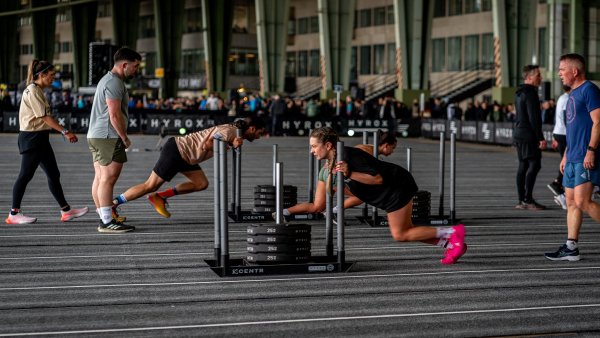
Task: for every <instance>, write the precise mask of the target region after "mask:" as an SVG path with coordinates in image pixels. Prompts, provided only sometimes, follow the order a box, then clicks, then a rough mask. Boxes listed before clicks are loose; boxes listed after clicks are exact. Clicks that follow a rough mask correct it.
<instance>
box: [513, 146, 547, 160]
mask: <svg viewBox="0 0 600 338" xmlns="http://www.w3.org/2000/svg"><path fill="white" fill-rule="evenodd" d="M515 147H516V148H517V156H518V157H519V161H524V160H527V159H541V158H542V150H541V149H540V144H539V143H533V142H522V143H521V142H517V143H515Z"/></svg>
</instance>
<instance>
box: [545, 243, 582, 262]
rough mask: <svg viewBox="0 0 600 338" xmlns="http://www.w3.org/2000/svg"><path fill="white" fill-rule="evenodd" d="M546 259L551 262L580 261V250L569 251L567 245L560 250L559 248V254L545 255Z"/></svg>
mask: <svg viewBox="0 0 600 338" xmlns="http://www.w3.org/2000/svg"><path fill="white" fill-rule="evenodd" d="M544 256H546V258H548V259H549V260H551V261H571V262H575V261H578V260H579V259H580V258H579V249H575V250H569V248H567V245H566V244H563V245H562V246H561V247H560V248H558V251H557V252H547V253H545V254H544Z"/></svg>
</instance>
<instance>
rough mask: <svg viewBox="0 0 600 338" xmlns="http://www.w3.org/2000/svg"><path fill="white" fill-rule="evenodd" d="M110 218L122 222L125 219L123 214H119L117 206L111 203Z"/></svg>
mask: <svg viewBox="0 0 600 338" xmlns="http://www.w3.org/2000/svg"><path fill="white" fill-rule="evenodd" d="M111 213H112V218H113V219H114V220H115V221H117V223H124V222H125V221H126V220H127V217H125V216H119V210H118V206H116V205H113V206H112V208H111Z"/></svg>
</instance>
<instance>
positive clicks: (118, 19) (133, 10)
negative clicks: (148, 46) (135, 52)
mask: <svg viewBox="0 0 600 338" xmlns="http://www.w3.org/2000/svg"><path fill="white" fill-rule="evenodd" d="M125 4H126V5H125ZM111 9H112V24H113V36H114V44H115V45H117V46H118V47H123V46H127V47H129V48H131V49H136V45H137V38H138V25H139V21H140V20H139V19H140V0H127V2H126V3H125V2H123V1H119V0H112V7H111Z"/></svg>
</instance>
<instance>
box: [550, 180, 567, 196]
mask: <svg viewBox="0 0 600 338" xmlns="http://www.w3.org/2000/svg"><path fill="white" fill-rule="evenodd" d="M547 187H548V189H550V191H552V193H553V194H554V195H555V196H558V195H561V194H563V193H564V192H565V190H564V189H563V187H562V185H561V184H560V183H558V182H557V181H554V182H552V183H550V184H548V185H547Z"/></svg>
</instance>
